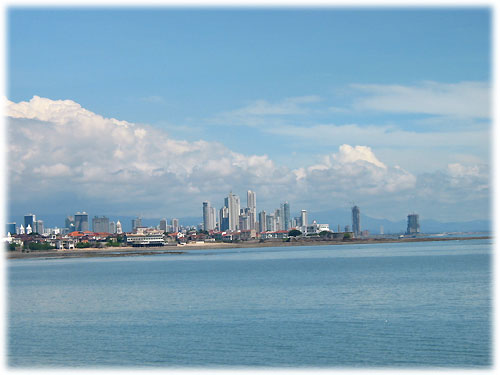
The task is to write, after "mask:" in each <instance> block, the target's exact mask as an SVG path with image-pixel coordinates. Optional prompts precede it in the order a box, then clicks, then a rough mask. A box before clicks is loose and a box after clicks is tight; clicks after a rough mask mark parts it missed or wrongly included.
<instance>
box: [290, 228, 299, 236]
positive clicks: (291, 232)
mask: <svg viewBox="0 0 500 375" xmlns="http://www.w3.org/2000/svg"><path fill="white" fill-rule="evenodd" d="M288 235H289V236H290V237H297V236H302V232H301V231H300V230H298V229H292V230H291V231H289V232H288Z"/></svg>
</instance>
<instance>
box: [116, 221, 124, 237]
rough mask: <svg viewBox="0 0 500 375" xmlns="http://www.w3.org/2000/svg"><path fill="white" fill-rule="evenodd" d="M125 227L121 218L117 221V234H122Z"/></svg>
mask: <svg viewBox="0 0 500 375" xmlns="http://www.w3.org/2000/svg"><path fill="white" fill-rule="evenodd" d="M122 233H123V229H122V223H120V220H118V221H117V222H116V234H122Z"/></svg>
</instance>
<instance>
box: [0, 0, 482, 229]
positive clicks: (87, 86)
mask: <svg viewBox="0 0 500 375" xmlns="http://www.w3.org/2000/svg"><path fill="white" fill-rule="evenodd" d="M8 21H9V22H8V37H7V48H8V51H7V52H8V53H7V61H8V64H7V65H8V92H7V98H5V101H6V104H7V108H6V114H7V116H8V120H7V125H8V140H7V146H8V152H9V155H8V168H7V169H8V170H7V172H8V176H7V188H8V194H9V195H8V206H7V209H8V213H7V214H8V215H7V220H9V218H10V217H13V216H20V215H24V214H27V213H29V212H33V213H35V214H37V216H39V217H40V218H42V219H43V215H44V214H47V215H49V214H50V215H54V214H61V215H67V214H72V213H74V212H76V211H82V210H85V211H87V212H89V213H91V215H94V214H96V215H102V214H105V215H109V216H135V215H139V214H142V215H143V216H144V217H188V216H200V215H201V206H202V202H203V201H206V200H208V201H210V202H212V205H213V206H214V207H217V208H220V207H221V206H222V203H223V199H224V197H225V196H227V194H228V193H229V191H233V192H234V193H235V194H238V195H240V197H241V198H242V202H243V203H246V202H245V199H244V194H245V193H246V191H247V190H254V191H255V192H256V193H257V210H259V211H260V210H266V211H268V210H274V209H275V208H277V207H279V204H280V202H283V201H285V200H286V201H289V202H290V203H291V207H292V211H294V212H295V211H298V210H300V209H307V210H308V211H311V212H318V211H325V210H338V209H343V208H346V207H348V206H349V204H350V202H352V201H354V202H356V204H357V205H359V206H360V207H361V209H362V212H363V214H365V215H368V216H371V217H377V218H385V219H388V220H392V221H398V220H401V219H402V218H404V217H405V216H406V215H407V214H408V213H410V212H416V213H418V214H420V215H421V216H422V217H425V218H428V219H434V220H438V221H472V220H488V219H489V218H490V211H491V207H490V205H491V198H490V194H491V182H490V181H491V176H490V167H491V162H490V152H491V147H490V139H491V113H490V106H491V62H490V55H491V50H490V48H491V47H490V43H491V40H490V33H491V11H490V10H489V9H488V8H485V7H483V8H481V7H478V8H451V7H449V8H446V7H445V8H434V9H433V8H412V9H404V8H401V9H397V8H394V9H385V8H384V9H372V8H370V9H364V8H357V9H347V8H337V9H336V8H328V9H293V8H289V9H286V8H282V9H272V10H271V9H258V8H251V9H247V8H245V9H225V10H224V9H196V8H193V9H182V8H181V9H179V8H176V9H174V8H143V9H141V8H137V9H125V8H106V9H97V8H94V9H86V8H78V9H76V8H75V9H71V8H64V9H63V8H60V9H58V8H51V9H50V10H49V9H44V8H29V7H28V8H26V7H23V8H20V7H19V8H17V7H12V8H10V9H9V11H8Z"/></svg>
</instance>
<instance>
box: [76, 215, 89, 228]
mask: <svg viewBox="0 0 500 375" xmlns="http://www.w3.org/2000/svg"><path fill="white" fill-rule="evenodd" d="M75 230H77V231H80V232H85V231H88V230H89V214H87V213H86V212H85V211H84V212H77V213H76V214H75Z"/></svg>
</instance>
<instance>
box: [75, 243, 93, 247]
mask: <svg viewBox="0 0 500 375" xmlns="http://www.w3.org/2000/svg"><path fill="white" fill-rule="evenodd" d="M75 247H76V248H77V249H86V248H87V247H90V243H88V242H78V243H77V244H76V245H75Z"/></svg>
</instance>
